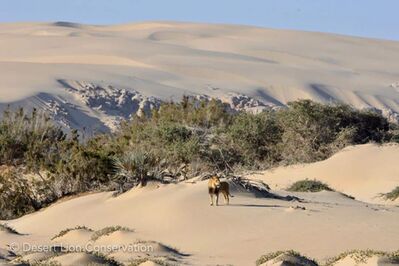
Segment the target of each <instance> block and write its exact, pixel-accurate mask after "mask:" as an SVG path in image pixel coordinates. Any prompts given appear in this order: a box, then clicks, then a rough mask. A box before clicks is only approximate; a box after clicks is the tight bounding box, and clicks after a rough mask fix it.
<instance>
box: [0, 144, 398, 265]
mask: <svg viewBox="0 0 399 266" xmlns="http://www.w3.org/2000/svg"><path fill="white" fill-rule="evenodd" d="M376 153H377V155H378V156H377V155H376ZM398 154H399V147H398V146H390V145H388V146H383V147H378V146H374V145H362V146H357V147H353V148H349V149H346V150H344V151H342V152H340V153H338V154H337V155H335V156H334V157H332V158H331V159H329V160H327V161H324V162H320V163H315V164H310V165H306V166H304V167H303V168H304V169H308V170H307V171H308V172H307V173H308V174H313V175H316V174H318V175H320V173H324V174H325V175H323V176H324V177H325V178H329V177H330V179H328V180H329V181H330V182H331V183H332V184H335V183H333V179H334V178H339V180H340V182H343V181H342V180H343V179H345V178H348V180H347V182H346V183H345V182H343V183H342V184H343V185H342V187H340V188H342V189H343V190H346V189H347V190H348V191H349V192H353V194H355V196H357V197H359V198H360V197H361V196H362V195H366V196H365V197H366V198H367V195H371V194H372V193H370V192H369V193H366V194H364V193H363V192H364V191H367V189H370V187H368V185H367V184H369V183H370V184H374V185H372V186H373V189H372V191H373V193H374V192H377V191H379V190H380V191H382V192H384V189H385V188H388V187H389V186H390V185H391V184H393V183H394V181H395V182H397V181H398V179H397V178H398V175H395V176H394V177H391V174H395V173H398V172H397V171H398V169H399V168H398V167H399V166H398V165H397V164H396V165H390V166H389V160H391V157H394V158H397V156H398ZM359 156H363V157H360V158H359ZM377 157H378V158H379V159H378V160H381V161H378V160H377V159H376V158H377ZM365 158H369V160H377V161H376V163H375V165H373V167H372V171H376V172H378V173H379V175H378V176H377V175H372V174H369V175H366V176H364V175H365V172H363V171H361V170H359V169H358V168H357V166H356V165H357V161H359V160H360V161H361V160H365ZM383 161H387V163H383ZM347 163H351V165H352V167H353V171H352V172H350V177H348V176H345V175H343V176H342V177H340V174H342V173H341V170H342V169H340V167H338V166H335V167H333V166H332V165H331V164H342V165H343V164H347ZM366 163H367V161H366ZM388 166H389V167H388ZM364 167H365V166H364ZM312 170H314V172H312ZM369 170H370V169H369ZM280 171H282V172H285V171H288V170H287V169H286V168H281V169H276V170H275V171H274V172H275V173H278V172H280ZM370 171H371V170H370ZM395 171H396V172H395ZM296 173H298V174H296ZM301 174H302V172H301V170H298V171H297V172H296V171H292V172H290V178H296V177H298V178H299V177H300V176H301ZM328 174H330V176H329V175H328ZM259 176H261V175H253V176H251V177H252V178H258V177H259ZM266 176H269V174H267V175H266ZM320 176H321V175H320ZM363 176H364V178H365V180H366V181H365V182H361V181H360V180H361V178H363ZM269 178H270V179H269V180H272V178H271V177H269ZM349 178H350V179H349ZM277 179H278V180H280V179H281V182H282V183H284V182H287V183H288V181H290V180H288V179H286V178H285V177H284V176H276V177H275V178H273V180H277ZM350 180H353V182H350ZM273 182H274V181H273ZM273 182H270V183H271V185H272V188H273V186H274V183H273ZM275 183H276V184H278V182H275ZM363 183H364V186H361V184H363ZM378 184H379V185H378ZM396 185H397V184H396ZM351 187H353V190H350V189H349V188H351ZM358 187H359V188H360V189H359V191H360V192H357V191H358V190H357V188H358ZM272 192H273V193H275V194H278V195H281V196H285V195H293V196H297V197H300V198H301V199H303V202H298V201H286V200H278V199H270V198H259V197H255V195H252V194H251V193H248V192H245V191H243V192H239V191H235V190H234V191H233V192H232V193H233V194H234V195H235V197H234V198H232V199H231V205H230V206H223V204H222V206H220V207H210V206H209V199H208V195H207V182H206V181H199V182H196V183H194V184H192V183H180V184H177V185H161V186H150V187H147V188H141V189H140V188H138V189H133V190H131V191H129V192H127V193H125V194H123V195H121V196H119V197H117V198H114V197H112V193H111V192H110V193H95V194H91V195H86V196H82V197H78V198H75V199H71V200H67V201H63V202H60V203H56V204H54V205H52V206H50V207H48V208H46V209H44V210H41V211H39V212H37V213H33V214H30V215H26V216H24V217H22V218H19V219H17V220H13V221H8V223H9V224H10V225H11V226H13V227H14V228H15V229H17V230H18V231H19V232H20V233H23V234H28V235H11V234H7V235H5V236H4V237H3V235H1V241H0V248H3V249H7V244H10V243H11V242H17V243H23V242H29V243H55V242H56V243H62V242H63V241H64V243H78V244H82V242H88V241H90V240H89V238H88V236H89V232H86V231H79V230H78V231H76V232H73V231H72V232H69V233H68V234H66V235H65V236H63V237H61V238H59V239H58V238H57V239H55V240H53V241H51V240H50V239H51V238H52V237H53V236H54V235H55V234H57V233H58V232H59V231H61V230H63V229H66V228H73V227H75V226H79V225H80V226H83V225H85V226H87V227H89V228H92V229H94V230H99V229H102V228H104V227H106V226H115V225H121V226H126V227H129V228H131V229H134V232H115V233H112V234H110V235H108V236H104V237H101V238H99V239H98V240H96V243H103V244H104V243H105V244H106V243H108V244H117V243H119V244H123V243H127V242H128V241H144V242H145V243H146V242H149V243H155V244H156V243H159V244H156V252H158V254H161V255H162V256H171V257H174V258H176V260H177V261H178V262H179V263H188V264H193V265H216V264H218V263H219V264H223V265H225V264H232V265H252V264H253V263H254V262H255V260H256V259H257V258H259V257H260V256H261V255H263V254H266V253H268V252H273V251H277V250H287V249H294V250H297V251H299V252H301V253H303V254H304V255H307V256H310V257H313V258H316V259H318V260H320V261H323V260H324V259H326V258H327V257H331V256H335V255H337V254H339V253H341V252H344V251H346V250H351V249H368V248H370V249H376V250H385V251H395V250H397V249H398V247H399V241H398V238H397V237H396V236H397V235H398V234H399V225H398V222H397V221H398V219H399V208H398V207H397V206H394V205H392V204H391V205H376V204H372V203H365V202H361V201H357V200H352V199H350V198H347V197H345V196H343V195H341V194H339V193H338V192H319V193H287V192H286V191H282V190H273V191H272ZM357 193H358V194H357ZM221 203H223V201H221ZM153 241H156V242H153ZM168 246H169V247H172V248H173V249H175V250H177V251H173V249H169V248H168ZM156 252H155V253H153V254H157V253H156ZM176 252H177V253H176ZM165 254H168V255H165ZM109 255H112V257H113V258H115V259H119V260H120V261H123V262H127V261H129V259H131V258H132V257H134V258H137V253H135V254H133V255H132V254H126V253H123V252H115V253H112V254H109ZM150 255H151V254H150ZM81 256H83V255H81ZM143 256H144V255H143ZM77 259H88V257H87V256H86V255H84V257H78V258H77ZM57 260H58V259H57ZM59 260H61V261H62V258H61V259H59Z"/></svg>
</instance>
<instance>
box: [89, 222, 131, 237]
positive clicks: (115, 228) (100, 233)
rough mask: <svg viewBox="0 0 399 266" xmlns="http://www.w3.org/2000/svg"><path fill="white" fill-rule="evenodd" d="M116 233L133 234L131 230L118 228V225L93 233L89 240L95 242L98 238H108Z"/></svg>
mask: <svg viewBox="0 0 399 266" xmlns="http://www.w3.org/2000/svg"><path fill="white" fill-rule="evenodd" d="M116 231H124V232H134V230H132V229H130V228H128V227H123V226H119V225H118V226H108V227H105V228H103V229H101V230H98V231H95V232H94V234H93V235H92V236H91V240H92V241H96V240H97V239H99V238H100V237H103V236H108V235H110V234H112V233H113V232H116Z"/></svg>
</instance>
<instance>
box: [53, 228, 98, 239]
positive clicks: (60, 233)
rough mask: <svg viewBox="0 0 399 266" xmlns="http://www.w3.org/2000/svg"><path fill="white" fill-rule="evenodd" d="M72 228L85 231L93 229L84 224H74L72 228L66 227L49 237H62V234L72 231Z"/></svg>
mask: <svg viewBox="0 0 399 266" xmlns="http://www.w3.org/2000/svg"><path fill="white" fill-rule="evenodd" d="M74 230H87V231H90V232H93V229H90V228H88V227H86V226H76V227H74V228H67V229H64V230H62V231H61V232H59V233H58V234H56V235H55V236H53V237H52V238H51V240H54V239H56V238H59V237H62V236H64V235H66V234H68V233H69V232H71V231H74Z"/></svg>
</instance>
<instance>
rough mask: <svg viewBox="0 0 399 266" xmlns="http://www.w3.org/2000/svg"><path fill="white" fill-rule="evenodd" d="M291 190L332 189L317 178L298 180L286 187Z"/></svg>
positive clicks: (314, 190)
mask: <svg viewBox="0 0 399 266" xmlns="http://www.w3.org/2000/svg"><path fill="white" fill-rule="evenodd" d="M287 190H288V191H292V192H319V191H323V190H326V191H333V190H332V189H331V188H330V187H329V186H328V185H326V184H324V183H322V182H320V181H317V180H308V179H305V180H300V181H297V182H295V183H294V184H292V185H291V186H290V187H289V188H288V189H287Z"/></svg>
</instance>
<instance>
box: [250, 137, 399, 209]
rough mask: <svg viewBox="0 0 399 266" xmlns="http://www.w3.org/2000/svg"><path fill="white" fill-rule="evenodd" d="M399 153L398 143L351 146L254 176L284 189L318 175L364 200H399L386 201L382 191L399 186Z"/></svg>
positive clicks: (274, 186) (336, 188) (321, 178)
mask: <svg viewBox="0 0 399 266" xmlns="http://www.w3.org/2000/svg"><path fill="white" fill-rule="evenodd" d="M398 155H399V145H397V144H389V145H382V146H379V145H375V144H365V145H358V146H351V147H348V148H345V149H344V150H342V151H340V152H339V153H337V154H335V155H333V156H332V157H331V158H329V159H327V160H325V161H321V162H317V163H311V164H304V165H293V166H288V167H280V168H276V169H273V170H269V171H265V172H263V173H259V174H255V175H252V177H253V178H256V179H260V180H263V181H265V182H266V183H268V184H269V185H270V186H271V187H272V188H274V189H285V188H287V187H288V186H289V185H291V184H292V183H294V182H295V181H298V180H302V179H317V180H320V181H323V182H325V183H327V184H328V185H329V186H330V187H331V188H333V189H335V190H337V191H340V192H343V193H346V194H348V195H351V196H353V197H355V198H356V199H358V200H361V201H364V202H374V203H384V204H386V203H392V204H395V203H396V204H397V202H389V201H383V200H382V199H381V197H379V194H380V193H387V192H390V191H392V190H393V189H394V188H395V187H396V186H399V164H398V162H397V158H398V157H397V156H398Z"/></svg>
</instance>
